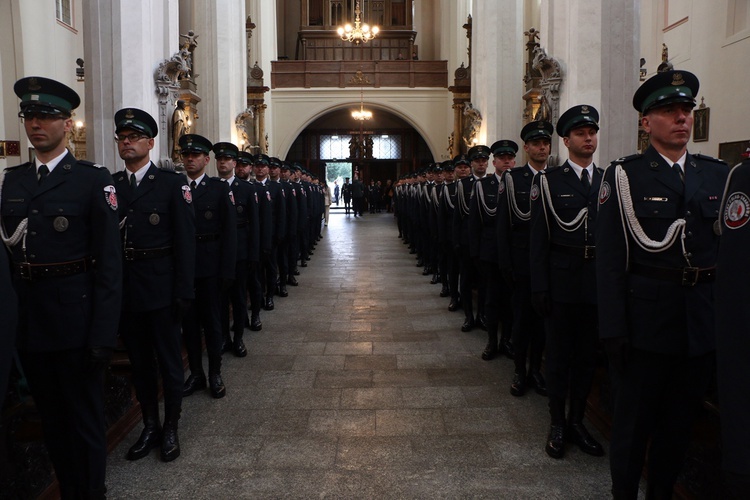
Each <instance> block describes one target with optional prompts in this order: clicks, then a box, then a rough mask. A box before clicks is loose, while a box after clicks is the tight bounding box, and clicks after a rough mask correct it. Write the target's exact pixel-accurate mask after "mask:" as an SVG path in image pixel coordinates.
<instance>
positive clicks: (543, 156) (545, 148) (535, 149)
mask: <svg viewBox="0 0 750 500" xmlns="http://www.w3.org/2000/svg"><path fill="white" fill-rule="evenodd" d="M523 150H524V151H526V154H527V155H529V159H530V160H531V161H534V162H537V163H546V162H547V158H549V151H550V140H549V139H533V140H531V141H529V142H527V143H525V144H524V145H523Z"/></svg>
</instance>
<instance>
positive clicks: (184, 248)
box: [112, 163, 195, 311]
mask: <svg viewBox="0 0 750 500" xmlns="http://www.w3.org/2000/svg"><path fill="white" fill-rule="evenodd" d="M146 168H148V170H147V172H146V175H145V176H144V177H143V179H142V180H141V182H140V184H139V185H138V187H137V188H136V189H135V191H133V189H132V188H131V187H130V184H129V183H128V173H127V171H121V172H116V173H115V174H114V175H113V176H112V177H113V178H114V180H115V188H117V195H118V199H119V207H120V208H119V217H120V220H123V219H125V224H124V226H123V227H122V230H121V232H122V237H123V249H127V250H124V259H123V262H124V273H123V310H125V311H153V310H156V309H161V308H164V307H168V306H170V305H172V304H173V303H174V301H175V299H187V300H192V299H194V298H195V293H194V292H193V281H194V277H195V216H194V213H193V205H192V196H191V193H190V188H189V187H188V185H187V181H186V179H185V176H184V175H180V174H178V173H176V172H172V171H168V170H161V169H159V168H157V167H156V165H154V164H153V163H151V165H150V166H149V167H146ZM126 217H127V219H126ZM159 248H164V249H168V248H171V251H169V252H165V254H164V255H161V256H158V257H155V258H145V259H140V258H134V259H132V260H131V259H130V258H129V254H131V252H132V251H131V250H130V249H135V250H136V251H137V250H149V249H159ZM136 253H137V252H136Z"/></svg>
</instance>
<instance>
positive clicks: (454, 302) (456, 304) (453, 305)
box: [448, 300, 461, 312]
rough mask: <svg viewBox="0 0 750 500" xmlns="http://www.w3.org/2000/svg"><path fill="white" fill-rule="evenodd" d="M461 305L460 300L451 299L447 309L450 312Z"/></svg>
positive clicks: (456, 309)
mask: <svg viewBox="0 0 750 500" xmlns="http://www.w3.org/2000/svg"><path fill="white" fill-rule="evenodd" d="M459 307H461V302H459V301H457V300H451V303H450V304H448V310H449V311H450V312H453V311H458V308H459Z"/></svg>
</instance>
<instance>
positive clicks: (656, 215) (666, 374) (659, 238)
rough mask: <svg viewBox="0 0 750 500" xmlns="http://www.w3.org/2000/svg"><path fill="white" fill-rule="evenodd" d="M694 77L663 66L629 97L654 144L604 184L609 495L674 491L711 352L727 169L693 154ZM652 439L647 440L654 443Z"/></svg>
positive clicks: (602, 314) (623, 162)
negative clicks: (644, 478)
mask: <svg viewBox="0 0 750 500" xmlns="http://www.w3.org/2000/svg"><path fill="white" fill-rule="evenodd" d="M698 87H699V84H698V79H697V78H696V76H695V75H693V74H692V73H689V72H687V71H680V70H672V71H666V72H663V73H657V74H656V75H654V76H653V77H651V78H649V79H648V80H647V81H646V82H644V83H643V84H642V85H641V87H640V88H639V89H638V90H637V91H636V93H635V95H634V97H633V106H634V107H635V109H636V110H637V111H639V112H640V113H642V115H643V116H642V118H641V126H642V127H643V129H644V130H645V131H646V132H647V133H648V135H649V139H650V142H651V145H650V146H649V147H648V148H647V149H646V150H645V151H644V152H643V154H639V155H633V156H629V157H627V158H622V159H620V160H616V161H615V162H613V163H612V165H610V167H609V168H608V169H607V173H606V175H605V179H604V183H603V184H602V188H601V190H600V193H599V221H598V227H597V237H596V245H597V249H596V252H597V262H596V267H597V282H598V286H599V318H600V337H601V338H602V339H603V340H604V347H605V350H606V351H607V357H608V360H609V362H610V373H611V377H612V384H613V393H614V399H613V407H614V408H613V422H612V439H611V445H610V467H611V472H612V493H613V495H614V496H615V497H617V498H636V495H637V494H638V481H639V479H640V476H641V470H642V468H643V464H644V459H645V458H646V453H647V451H646V450H647V449H648V466H647V467H648V487H647V493H646V495H647V497H648V498H671V497H672V488H673V486H674V483H675V480H676V479H677V475H678V473H679V471H680V469H681V467H682V461H683V457H684V454H685V451H686V449H687V446H688V443H689V437H690V428H691V425H692V422H693V417H694V415H695V412H696V410H697V409H698V408H699V406H700V401H701V398H702V397H703V395H704V394H705V391H706V388H707V386H708V383H709V379H710V376H711V369H712V368H711V367H712V362H713V357H714V347H715V340H714V331H715V329H714V328H715V316H714V297H715V293H714V283H713V281H714V277H715V273H716V269H715V266H716V258H717V251H718V244H719V236H718V234H717V233H718V232H719V231H716V230H715V228H716V229H718V228H719V224H718V223H717V217H718V216H719V208H720V200H721V195H722V190H723V189H724V184H725V181H726V179H727V172H728V168H727V166H726V164H724V163H723V162H721V161H719V160H715V159H713V158H709V157H706V156H702V155H694V154H690V153H688V151H687V143H688V141H689V140H690V131H691V128H692V125H693V115H692V109H693V107H694V106H695V96H696V95H697V93H698ZM649 440H650V445H649Z"/></svg>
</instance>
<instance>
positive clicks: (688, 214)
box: [685, 210, 693, 217]
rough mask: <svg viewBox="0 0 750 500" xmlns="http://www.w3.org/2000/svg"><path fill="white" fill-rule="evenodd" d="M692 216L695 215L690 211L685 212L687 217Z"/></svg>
mask: <svg viewBox="0 0 750 500" xmlns="http://www.w3.org/2000/svg"><path fill="white" fill-rule="evenodd" d="M691 215H693V213H692V212H691V211H690V210H688V211H687V212H685V216H687V217H690V216H691Z"/></svg>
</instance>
